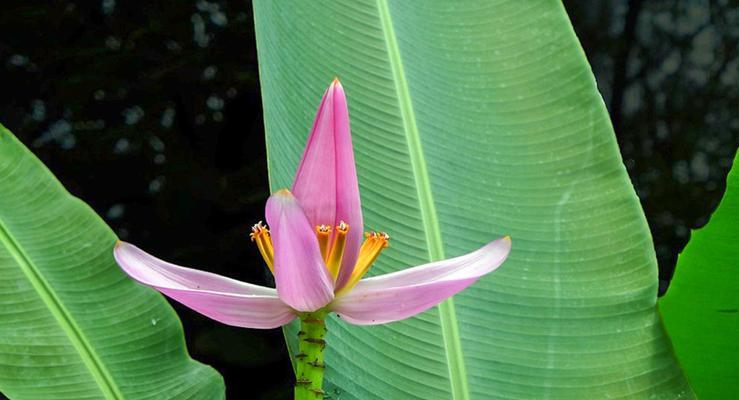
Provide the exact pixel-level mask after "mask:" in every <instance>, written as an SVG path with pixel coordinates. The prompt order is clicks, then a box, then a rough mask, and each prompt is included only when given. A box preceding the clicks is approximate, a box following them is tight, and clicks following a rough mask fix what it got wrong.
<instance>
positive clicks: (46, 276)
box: [0, 125, 224, 400]
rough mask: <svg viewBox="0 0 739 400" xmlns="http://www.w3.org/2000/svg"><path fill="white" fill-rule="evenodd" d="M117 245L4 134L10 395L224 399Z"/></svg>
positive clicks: (0, 142) (3, 342)
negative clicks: (133, 276) (118, 258)
mask: <svg viewBox="0 0 739 400" xmlns="http://www.w3.org/2000/svg"><path fill="white" fill-rule="evenodd" d="M115 241H116V236H115V234H113V232H112V231H111V230H110V228H108V227H107V226H106V225H105V223H104V222H103V221H102V220H101V219H100V218H99V217H98V216H97V215H96V214H95V212H94V211H92V210H91V209H90V208H89V207H88V206H87V205H85V204H84V203H83V202H82V201H80V200H79V199H77V198H75V197H72V196H71V195H70V194H69V193H67V191H66V190H64V188H63V187H62V185H61V184H60V183H59V182H58V181H57V180H56V179H55V178H54V176H53V175H52V174H51V173H50V172H49V171H48V170H47V169H46V168H45V167H44V166H43V164H42V163H41V162H40V161H39V160H38V159H37V158H36V157H34V156H33V154H31V152H29V151H28V149H26V148H25V147H24V146H23V145H22V144H21V143H20V142H18V140H17V139H16V138H15V137H13V135H12V134H11V133H10V132H9V131H8V130H6V129H5V128H4V127H3V126H2V125H0V304H2V308H0V391H2V392H3V393H4V394H5V395H7V396H8V397H10V398H11V399H14V400H26V399H29V400H30V399H39V400H49V399H54V400H61V399H73V400H82V399H115V400H120V399H131V400H140V399H218V398H223V397H224V387H223V379H222V378H221V377H220V375H218V373H217V372H216V371H215V370H213V369H211V368H210V367H207V366H205V365H202V364H199V363H197V362H195V361H193V360H192V359H190V357H189V356H188V354H187V351H186V349H185V344H184V340H183V335H182V326H181V325H180V322H179V320H178V319H177V316H176V314H175V313H174V311H173V310H172V308H171V307H170V306H169V305H168V304H167V302H166V301H165V300H164V299H163V298H162V296H161V295H159V294H158V293H156V292H155V291H154V290H152V289H149V288H145V287H143V286H140V285H137V284H135V283H133V282H132V281H131V280H130V279H129V278H128V277H126V276H125V275H124V274H123V273H122V272H121V270H120V269H119V268H118V267H117V266H116V264H115V261H114V260H113V253H112V250H113V245H114V243H115Z"/></svg>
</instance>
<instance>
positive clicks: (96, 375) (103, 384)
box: [0, 219, 124, 400]
mask: <svg viewBox="0 0 739 400" xmlns="http://www.w3.org/2000/svg"><path fill="white" fill-rule="evenodd" d="M0 244H2V245H3V246H5V248H7V249H8V252H9V253H10V255H11V257H12V258H13V259H14V260H15V261H16V263H17V264H18V265H19V266H20V268H21V270H22V271H23V274H24V275H25V276H26V278H28V280H29V281H30V282H31V285H33V288H34V289H35V290H36V293H38V295H39V297H40V298H41V300H42V301H43V303H44V304H45V305H46V306H47V308H48V309H49V311H50V312H51V314H52V315H54V317H55V318H56V320H57V322H58V323H59V325H60V326H61V327H62V329H63V330H64V332H65V333H66V334H67V337H68V338H69V340H70V342H72V345H73V346H74V347H75V348H76V349H77V352H78V354H79V356H80V358H81V359H82V361H83V362H84V363H85V366H86V367H87V368H88V370H89V371H90V373H91V375H92V377H93V379H95V382H96V383H97V384H98V387H99V388H100V391H101V392H102V393H103V394H104V395H105V397H106V398H107V399H110V400H123V399H124V397H123V395H122V394H121V392H120V390H119V389H118V387H117V386H116V384H115V383H114V381H113V378H112V377H111V375H110V373H109V372H108V370H107V369H106V368H105V367H104V365H103V363H102V361H101V360H100V358H99V357H98V356H97V354H96V353H95V351H94V350H93V348H92V346H90V344H89V343H88V341H87V339H86V338H85V336H84V334H83V333H82V331H81V330H80V328H79V327H78V326H77V324H76V323H75V322H74V319H73V318H72V316H71V315H70V313H69V311H67V310H66V308H65V307H64V305H63V304H62V302H61V301H60V300H59V299H58V298H57V296H56V294H55V293H54V291H53V290H52V289H51V287H50V285H49V283H48V282H46V280H45V279H44V278H43V276H42V275H41V272H40V271H39V270H38V268H37V267H36V266H35V265H34V263H33V262H32V261H31V259H30V257H29V256H28V255H27V254H26V253H25V251H23V248H21V246H20V245H19V244H18V243H17V242H16V241H15V239H13V236H12V235H11V234H10V231H9V230H8V228H7V227H6V226H5V223H4V222H3V220H2V219H0Z"/></svg>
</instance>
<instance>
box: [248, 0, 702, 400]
mask: <svg viewBox="0 0 739 400" xmlns="http://www.w3.org/2000/svg"><path fill="white" fill-rule="evenodd" d="M254 8H255V20H256V31H257V44H258V50H259V58H260V71H261V80H262V90H263V92H262V94H263V101H264V113H265V126H266V129H267V140H268V154H269V168H270V179H271V184H272V187H273V188H279V187H287V186H289V185H290V182H291V180H292V176H293V173H294V171H295V168H296V165H297V163H298V160H299V156H300V153H301V151H302V148H303V145H304V143H305V138H306V135H307V133H308V129H309V127H310V124H311V120H312V118H313V116H314V112H315V109H316V106H317V104H318V101H319V98H320V95H321V93H322V92H323V90H324V89H325V87H326V86H327V85H328V83H329V82H330V81H331V78H333V76H334V75H338V76H339V77H340V78H341V79H342V82H343V83H344V87H345V89H346V91H347V94H348V99H349V106H350V114H351V118H352V128H353V134H354V143H355V150H356V153H357V154H356V158H357V163H358V173H359V180H360V187H361V188H360V189H361V193H362V202H363V207H364V212H365V216H366V224H365V226H367V227H368V228H370V229H381V230H386V231H388V232H389V233H390V235H391V236H392V238H393V242H392V245H391V248H390V249H388V251H387V253H386V254H383V256H382V257H381V258H380V261H379V263H378V264H377V266H376V267H375V268H374V270H373V271H372V273H373V274H379V273H384V272H389V271H394V270H398V269H401V268H404V267H405V266H409V265H415V264H419V263H423V262H427V261H429V260H434V259H439V258H444V257H451V256H455V255H459V254H462V253H464V252H467V251H470V250H472V249H475V248H477V247H478V246H480V245H481V244H483V243H485V242H487V241H489V240H491V239H494V238H496V237H498V236H500V235H503V234H510V235H511V236H512V237H513V251H512V253H511V256H510V258H509V260H508V261H507V262H506V263H505V264H504V266H503V267H502V268H501V269H500V270H498V271H497V272H495V273H493V274H491V275H490V276H487V277H485V278H484V279H482V280H481V281H479V282H478V283H476V284H475V285H473V286H472V287H471V288H470V289H468V290H466V291H464V292H462V293H461V294H459V295H457V296H456V297H455V298H454V299H453V301H448V302H446V303H444V304H442V305H441V306H440V307H438V308H437V309H434V310H431V311H429V312H426V313H424V314H422V315H421V316H419V317H417V318H414V319H411V320H407V321H404V322H399V323H394V324H389V325H386V326H378V327H355V326H349V325H346V324H343V323H341V322H340V321H338V320H331V321H330V323H329V338H328V340H329V350H328V353H327V355H326V361H327V363H328V365H329V368H328V370H327V380H328V384H329V387H328V391H329V394H332V395H334V396H335V398H341V399H375V398H376V399H449V398H454V399H491V398H505V399H532V398H535V399H547V398H552V399H575V398H582V399H600V398H611V399H616V398H630V399H631V398H650V399H656V398H665V399H672V398H690V397H692V392H691V391H690V389H689V387H688V385H687V383H686V381H685V379H684V377H683V375H682V373H681V371H680V369H679V367H678V366H677V364H676V362H675V359H674V356H673V353H672V350H671V347H670V344H669V341H668V340H667V338H666V336H665V333H664V331H663V328H662V326H661V323H660V320H659V316H658V314H657V311H656V307H655V303H656V293H657V275H656V261H655V256H654V251H653V247H652V242H651V240H650V235H649V231H648V229H647V225H646V222H645V218H644V216H643V213H642V210H641V208H640V206H639V202H638V200H637V198H636V196H635V194H634V190H633V188H632V187H631V185H630V183H629V180H628V177H627V174H626V172H625V169H624V167H623V165H622V162H621V158H620V155H619V152H618V148H617V145H616V141H615V139H614V135H613V130H612V128H611V125H610V123H609V120H608V115H607V112H606V110H605V107H604V105H603V102H602V100H601V98H600V96H599V94H598V92H597V89H596V85H595V82H594V79H593V76H592V73H591V71H590V68H589V67H588V64H587V61H586V59H585V57H584V54H583V52H582V49H581V48H580V45H579V43H578V41H577V39H576V37H575V34H574V32H573V31H572V27H571V25H570V23H569V20H568V18H567V15H566V12H565V10H564V9H563V6H562V4H561V3H560V2H559V1H555V0H550V1H543V0H541V1H540V0H537V1H487V0H486V1H464V2H457V1H446V0H438V1H429V0H424V1H421V0H418V1H387V0H377V1H374V0H364V1H344V2H335V1H303V2H280V1H262V0H259V1H255V2H254ZM289 333H290V334H292V333H294V332H289Z"/></svg>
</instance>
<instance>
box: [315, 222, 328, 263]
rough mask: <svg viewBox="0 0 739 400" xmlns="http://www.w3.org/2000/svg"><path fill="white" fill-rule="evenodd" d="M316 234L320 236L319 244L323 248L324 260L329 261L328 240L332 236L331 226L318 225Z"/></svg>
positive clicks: (322, 255)
mask: <svg viewBox="0 0 739 400" xmlns="http://www.w3.org/2000/svg"><path fill="white" fill-rule="evenodd" d="M316 236H318V246H319V247H320V248H321V257H323V261H324V262H327V261H328V240H329V239H330V238H331V227H330V226H328V225H318V226H316Z"/></svg>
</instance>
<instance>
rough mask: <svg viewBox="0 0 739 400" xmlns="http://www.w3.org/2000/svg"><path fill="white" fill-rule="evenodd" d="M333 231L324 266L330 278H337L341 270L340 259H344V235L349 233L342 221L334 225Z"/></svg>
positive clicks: (347, 227) (347, 225)
mask: <svg viewBox="0 0 739 400" xmlns="http://www.w3.org/2000/svg"><path fill="white" fill-rule="evenodd" d="M334 231H335V232H336V233H335V234H334V240H333V243H332V245H331V251H330V252H329V255H328V258H327V259H326V266H327V267H328V271H329V272H331V276H333V277H334V280H336V277H338V276H339V268H341V259H342V258H343V257H344V247H346V234H347V232H349V224H347V223H346V222H344V221H341V222H339V225H336V227H335V229H334Z"/></svg>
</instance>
